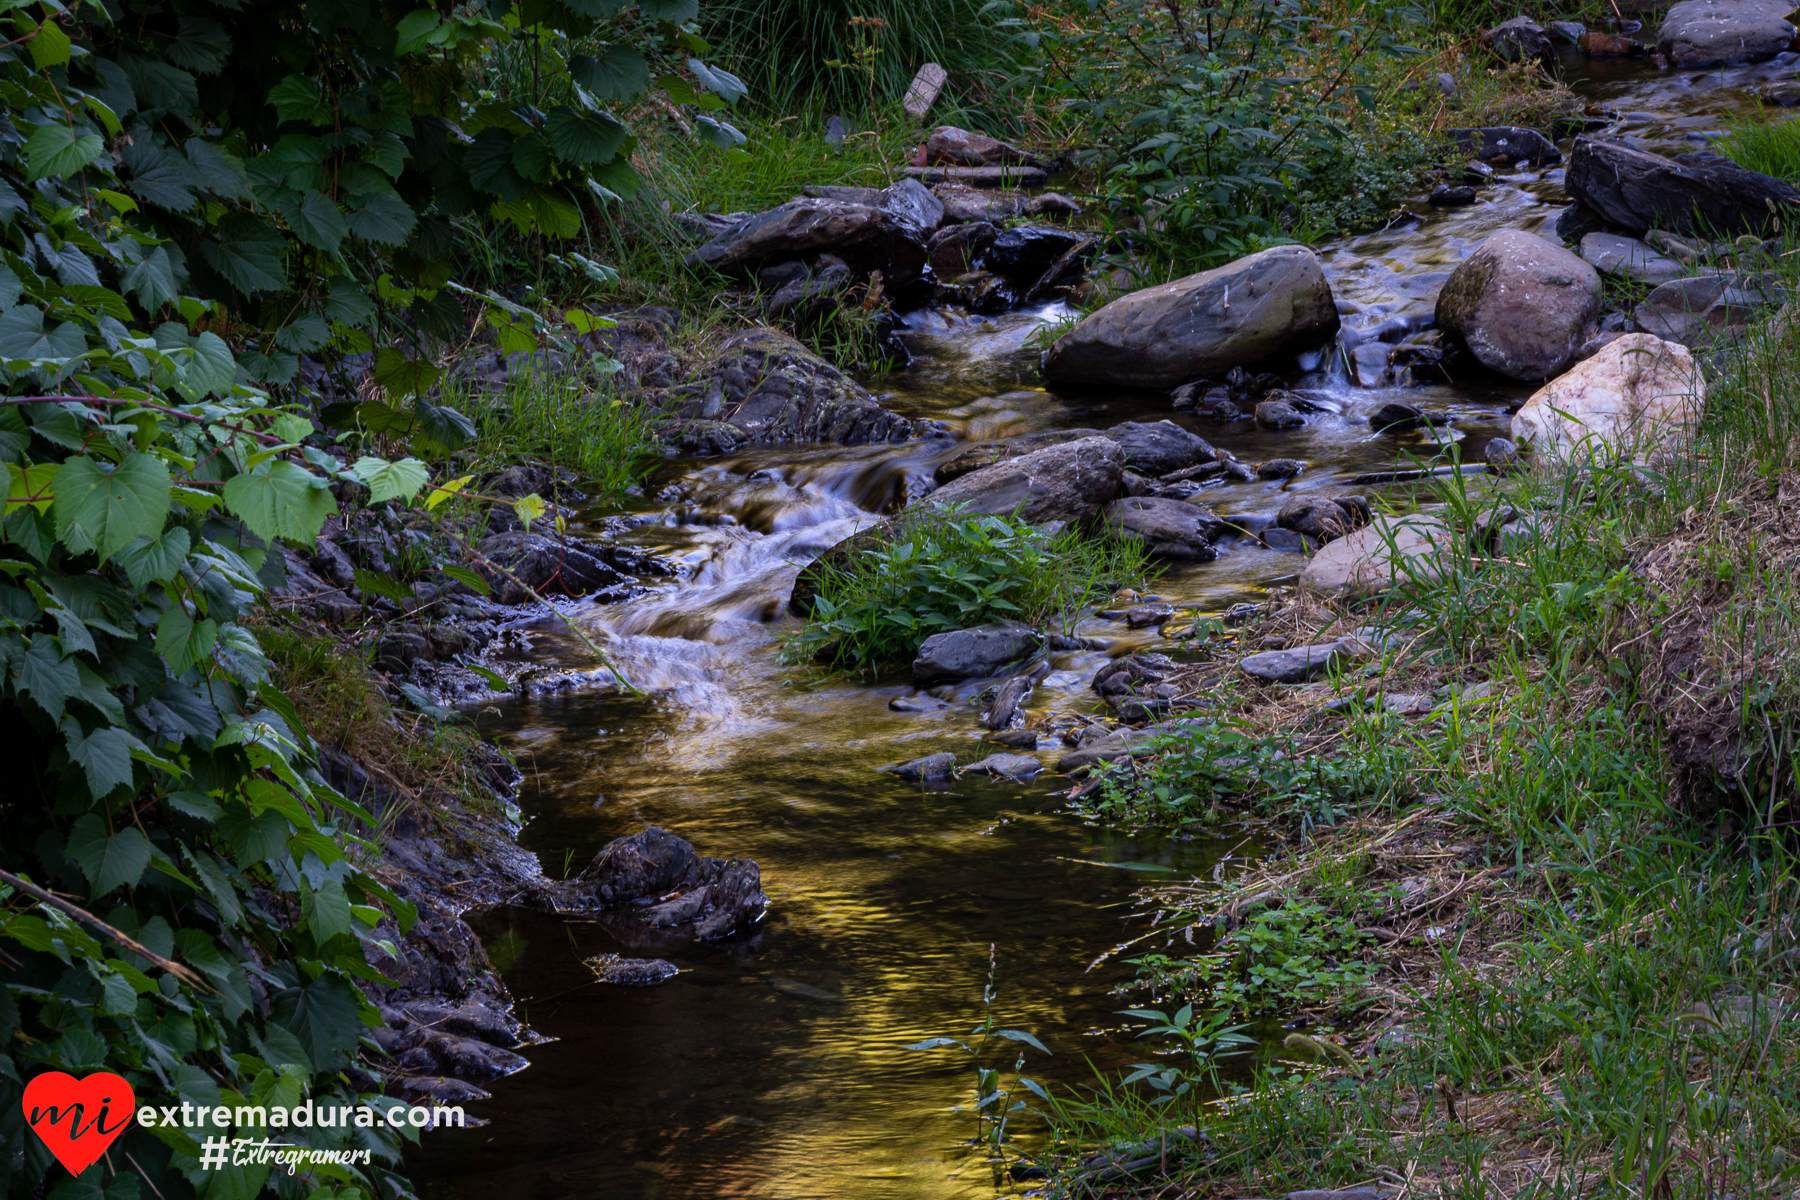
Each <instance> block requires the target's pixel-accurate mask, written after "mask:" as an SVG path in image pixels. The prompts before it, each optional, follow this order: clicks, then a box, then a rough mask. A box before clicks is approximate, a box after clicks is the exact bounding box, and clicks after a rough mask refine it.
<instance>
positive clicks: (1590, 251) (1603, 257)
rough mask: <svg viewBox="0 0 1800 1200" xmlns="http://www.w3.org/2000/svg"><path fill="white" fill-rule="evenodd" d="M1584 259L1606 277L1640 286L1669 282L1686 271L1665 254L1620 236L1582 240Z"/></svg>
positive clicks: (1599, 235)
mask: <svg viewBox="0 0 1800 1200" xmlns="http://www.w3.org/2000/svg"><path fill="white" fill-rule="evenodd" d="M1581 257H1582V258H1584V259H1586V260H1587V261H1588V262H1589V263H1591V264H1593V267H1594V269H1595V270H1596V271H1598V272H1600V273H1601V274H1602V275H1623V276H1624V277H1625V278H1627V279H1635V280H1637V281H1638V282H1640V283H1649V284H1658V283H1667V282H1669V280H1671V279H1679V278H1680V277H1681V276H1682V274H1683V273H1684V272H1685V270H1686V268H1684V267H1683V266H1682V265H1681V263H1680V262H1679V261H1678V260H1676V259H1673V258H1670V257H1669V256H1668V255H1666V254H1664V253H1663V252H1662V251H1660V250H1657V249H1654V248H1653V247H1651V246H1648V245H1646V244H1645V243H1643V242H1640V241H1638V239H1636V238H1633V237H1624V236H1621V235H1620V234H1616V233H1590V234H1588V235H1587V236H1586V237H1584V238H1582V239H1581Z"/></svg>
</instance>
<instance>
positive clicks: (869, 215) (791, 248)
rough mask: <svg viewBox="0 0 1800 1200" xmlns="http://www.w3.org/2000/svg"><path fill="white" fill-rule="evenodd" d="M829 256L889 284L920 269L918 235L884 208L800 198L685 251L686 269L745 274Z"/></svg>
mask: <svg viewBox="0 0 1800 1200" xmlns="http://www.w3.org/2000/svg"><path fill="white" fill-rule="evenodd" d="M827 253H829V254H833V255H836V256H837V257H838V258H840V259H841V260H843V261H844V263H846V264H847V265H848V266H849V267H850V268H851V269H852V270H853V271H855V272H856V274H858V275H859V276H861V275H867V274H868V273H869V272H871V271H880V272H881V275H882V278H883V279H885V280H888V281H890V283H891V282H897V281H900V280H906V279H912V278H914V277H916V276H917V275H918V274H919V270H920V268H922V267H923V266H924V265H925V243H924V241H923V235H922V234H921V233H920V232H919V231H918V230H917V229H916V228H915V227H914V226H912V225H911V224H910V223H909V222H908V221H906V220H903V219H902V218H900V217H896V216H895V215H893V214H892V213H889V212H887V211H886V210H884V209H880V208H876V207H874V206H872V205H867V204H851V203H848V202H846V201H842V200H818V199H814V198H812V197H810V196H803V197H801V198H800V199H798V200H790V201H788V202H787V203H786V204H783V205H780V206H778V207H776V208H772V209H770V210H769V211H768V212H762V213H757V214H756V215H755V216H754V217H751V218H750V219H749V220H748V221H745V222H743V223H742V224H741V225H737V226H735V227H733V228H731V229H728V230H725V231H724V232H722V233H721V234H719V235H718V236H717V237H715V238H714V239H713V240H712V241H710V242H708V243H706V245H704V246H701V247H700V248H699V249H697V250H694V251H691V252H690V253H689V254H688V256H687V259H686V261H687V262H688V264H689V265H691V266H696V267H711V268H712V269H713V270H715V271H719V272H721V273H723V274H726V275H749V274H751V273H752V272H754V271H756V270H757V269H758V268H759V267H762V266H764V265H766V264H768V263H771V262H775V261H779V260H782V259H791V258H812V257H814V256H816V255H819V254H827Z"/></svg>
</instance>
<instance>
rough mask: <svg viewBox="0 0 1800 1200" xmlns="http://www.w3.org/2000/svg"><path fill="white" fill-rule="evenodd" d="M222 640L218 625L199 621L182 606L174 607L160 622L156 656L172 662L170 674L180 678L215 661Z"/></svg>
mask: <svg viewBox="0 0 1800 1200" xmlns="http://www.w3.org/2000/svg"><path fill="white" fill-rule="evenodd" d="M218 640H219V624H218V622H217V621H214V620H212V619H211V618H208V619H206V620H203V621H196V620H194V618H193V617H192V616H190V615H189V614H188V611H187V610H186V609H185V608H183V607H182V606H181V605H179V604H176V605H172V606H170V608H169V610H168V611H167V612H165V613H163V615H162V617H161V618H160V619H159V620H158V621H157V622H156V652H157V653H158V654H160V655H162V656H163V658H165V659H167V660H168V663H169V671H170V673H171V674H173V675H176V676H181V675H185V674H187V673H188V671H189V670H190V669H192V668H193V667H195V666H197V665H199V664H200V663H203V662H206V661H207V660H208V659H209V658H211V657H212V652H213V646H214V645H215V644H217V642H218Z"/></svg>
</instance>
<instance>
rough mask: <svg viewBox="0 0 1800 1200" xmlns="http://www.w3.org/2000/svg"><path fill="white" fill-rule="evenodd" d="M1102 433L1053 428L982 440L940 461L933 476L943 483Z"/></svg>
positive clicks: (1089, 430) (1093, 430)
mask: <svg viewBox="0 0 1800 1200" xmlns="http://www.w3.org/2000/svg"><path fill="white" fill-rule="evenodd" d="M1101 436H1104V435H1102V434H1101V432H1100V431H1099V430H1098V429H1052V430H1046V431H1045V432H1043V433H1028V434H1026V435H1025V436H1024V437H1018V438H1014V439H1013V440H1012V441H1010V442H982V443H979V444H977V445H974V446H970V447H969V448H968V449H967V450H964V451H963V452H962V453H960V454H958V455H957V456H956V457H955V458H952V459H950V460H949V461H947V462H944V463H940V464H939V465H938V468H937V470H936V472H935V473H934V474H933V478H935V479H936V480H937V482H938V483H939V484H940V485H942V484H946V483H949V482H950V481H951V480H953V479H960V478H962V477H963V476H964V475H967V474H969V473H970V472H971V471H979V470H981V468H983V467H991V466H993V465H994V464H995V463H1000V462H1005V461H1006V460H1007V459H1010V458H1019V457H1021V456H1023V455H1026V454H1030V453H1031V452H1032V451H1034V450H1042V449H1044V448H1045V447H1046V446H1060V445H1062V444H1063V443H1064V442H1078V441H1080V440H1081V439H1082V438H1090V437H1101Z"/></svg>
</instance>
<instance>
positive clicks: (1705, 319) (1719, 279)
mask: <svg viewBox="0 0 1800 1200" xmlns="http://www.w3.org/2000/svg"><path fill="white" fill-rule="evenodd" d="M1786 299H1787V294H1786V292H1785V290H1784V289H1783V288H1782V287H1781V285H1780V281H1779V280H1777V279H1776V278H1775V277H1774V276H1772V275H1700V276H1696V277H1693V278H1689V279H1671V280H1670V281H1669V282H1667V283H1665V284H1662V285H1661V286H1659V287H1658V288H1656V290H1654V291H1652V292H1651V293H1650V294H1649V295H1648V296H1646V297H1644V302H1643V303H1642V304H1639V305H1638V306H1637V310H1636V311H1635V312H1634V313H1633V314H1632V318H1633V320H1635V321H1636V322H1637V327H1638V328H1639V329H1640V330H1642V331H1643V332H1644V333H1649V334H1654V335H1656V336H1657V337H1659V338H1663V339H1665V340H1667V341H1671V342H1680V343H1681V344H1682V345H1683V346H1688V347H1698V346H1703V345H1705V344H1706V343H1708V342H1711V341H1713V340H1714V339H1715V338H1717V337H1719V336H1720V335H1722V334H1725V333H1728V332H1729V331H1730V330H1732V329H1737V328H1741V327H1742V326H1745V325H1748V324H1750V322H1752V321H1754V320H1755V319H1756V317H1757V315H1758V314H1759V313H1760V312H1762V311H1763V310H1765V309H1767V308H1770V307H1772V306H1774V305H1777V304H1780V303H1782V302H1783V301H1785V300H1786Z"/></svg>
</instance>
